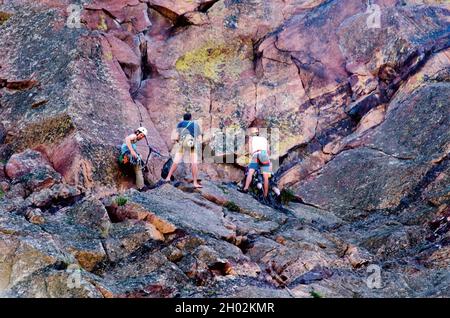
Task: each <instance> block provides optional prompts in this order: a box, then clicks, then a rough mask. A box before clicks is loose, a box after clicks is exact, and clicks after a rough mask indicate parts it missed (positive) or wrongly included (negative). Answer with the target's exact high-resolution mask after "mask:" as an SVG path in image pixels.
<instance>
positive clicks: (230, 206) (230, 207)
mask: <svg viewBox="0 0 450 318" xmlns="http://www.w3.org/2000/svg"><path fill="white" fill-rule="evenodd" d="M223 206H224V207H226V208H227V209H228V210H230V211H232V212H239V211H240V210H241V208H240V207H239V206H238V205H237V204H236V203H234V202H233V201H227V202H225V204H224V205H223Z"/></svg>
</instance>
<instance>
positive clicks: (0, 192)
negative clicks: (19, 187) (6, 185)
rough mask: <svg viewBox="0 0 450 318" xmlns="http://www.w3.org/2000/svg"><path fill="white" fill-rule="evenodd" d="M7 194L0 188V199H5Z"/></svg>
mask: <svg viewBox="0 0 450 318" xmlns="http://www.w3.org/2000/svg"><path fill="white" fill-rule="evenodd" d="M4 195H5V192H3V190H2V189H0V200H1V199H3V196H4Z"/></svg>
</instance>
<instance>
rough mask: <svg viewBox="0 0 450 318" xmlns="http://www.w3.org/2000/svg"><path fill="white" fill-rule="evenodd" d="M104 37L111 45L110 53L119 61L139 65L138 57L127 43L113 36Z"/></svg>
mask: <svg viewBox="0 0 450 318" xmlns="http://www.w3.org/2000/svg"><path fill="white" fill-rule="evenodd" d="M106 39H107V40H108V42H109V44H110V45H111V50H112V55H113V56H114V57H115V58H116V59H117V61H119V62H120V63H123V64H127V65H131V66H136V67H138V66H140V60H139V57H138V56H137V55H136V54H135V53H134V52H133V50H132V49H131V48H130V46H129V45H128V44H126V43H125V42H123V41H122V40H119V39H118V38H116V37H115V36H111V35H108V34H107V35H106Z"/></svg>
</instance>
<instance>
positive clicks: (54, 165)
mask: <svg viewBox="0 0 450 318" xmlns="http://www.w3.org/2000/svg"><path fill="white" fill-rule="evenodd" d="M0 2H1V4H0V40H1V43H2V46H1V47H0V66H1V67H0V90H1V95H0V114H1V115H0V116H1V123H0V295H1V296H5V297H179V296H181V297H318V295H319V296H324V297H386V296H389V297H436V296H447V297H448V296H449V295H450V294H449V289H448V286H449V285H450V284H449V281H450V277H449V275H448V272H449V266H450V265H449V246H450V245H449V242H450V241H449V234H448V233H450V232H449V229H450V225H449V224H450V219H449V213H450V212H449V204H450V202H449V189H448V184H449V166H450V161H449V150H450V135H449V131H448V128H447V127H448V126H449V113H450V112H449V107H448V99H449V96H448V95H449V91H450V87H449V85H450V84H449V78H450V77H449V74H450V72H449V67H450V52H449V46H450V42H449V23H448V15H449V9H450V8H448V5H444V4H443V3H442V1H426V3H423V1H396V0H383V1H377V6H378V8H379V9H380V10H381V11H380V16H379V18H380V20H379V21H377V19H375V20H370V18H371V17H372V16H371V13H370V12H368V11H367V7H366V3H365V2H362V1H335V0H332V1H283V2H282V3H280V2H271V1H260V0H257V1H247V2H243V1H227V0H219V1H216V0H213V1H200V0H199V1H163V0H162V1H151V0H149V1H137V0H124V1H97V0H93V1H77V4H78V5H80V7H79V8H80V9H81V12H80V21H79V22H80V25H79V26H76V25H75V27H71V26H72V25H70V22H74V20H71V19H69V20H68V18H69V17H68V15H71V13H70V12H68V11H67V6H68V5H69V4H70V3H72V1H50V0H49V1H40V2H39V3H36V2H35V1H28V0H24V1H20V2H16V1H8V0H7V1H0ZM72 13H73V12H72ZM70 18H73V17H70ZM375 18H376V17H375ZM68 21H69V24H68ZM378 22H379V24H378ZM186 111H190V112H192V113H193V114H194V117H195V118H196V119H198V120H199V122H200V124H201V126H202V128H203V130H204V132H205V135H204V140H203V148H204V149H205V151H206V152H207V153H209V154H210V155H211V158H209V159H212V160H209V161H208V162H205V163H203V164H202V167H201V169H202V176H201V179H202V184H203V186H204V187H203V188H202V189H193V188H192V186H191V184H190V183H189V182H188V181H189V180H188V179H187V178H186V174H187V170H186V169H183V168H182V169H180V171H179V174H178V175H177V176H176V177H177V179H178V180H179V181H180V184H178V186H177V187H176V188H175V187H174V186H173V185H170V184H166V185H163V186H161V187H158V188H155V189H152V190H150V191H148V192H142V193H141V192H137V191H135V190H132V189H131V190H130V189H129V188H130V187H131V182H130V179H129V178H128V177H127V176H126V175H123V174H122V173H120V171H119V169H118V166H117V160H116V159H117V154H118V150H117V145H119V144H120V143H121V142H122V140H123V138H124V137H125V136H126V135H127V134H129V133H131V132H132V131H133V130H134V129H135V128H136V127H138V126H141V125H144V126H146V127H147V128H148V129H149V141H150V144H151V146H153V147H154V148H156V149H157V150H158V151H160V152H162V153H163V155H167V154H168V150H169V148H170V147H171V141H170V135H171V132H172V129H173V127H174V126H175V124H176V123H177V122H178V121H179V120H180V119H181V115H182V114H183V113H184V112H186ZM252 126H261V127H267V128H269V133H270V135H269V137H271V139H270V140H271V142H272V146H274V147H273V149H272V153H273V155H274V156H277V155H279V156H280V158H279V164H280V165H279V170H278V172H277V174H276V177H277V180H278V183H279V186H281V187H282V188H284V190H285V192H284V194H285V195H286V196H287V197H288V198H291V199H295V201H296V203H293V202H291V203H287V206H286V209H284V210H281V211H280V210H275V209H273V208H272V207H270V206H268V205H265V204H263V203H261V202H258V201H256V200H254V199H253V198H252V197H250V196H248V195H244V194H242V193H240V192H238V191H237V190H236V186H235V185H234V184H233V183H230V181H238V180H240V179H241V178H242V169H241V168H242V166H243V165H244V159H245V155H246V150H245V149H243V148H242V147H240V145H239V144H238V141H239V140H236V135H237V134H238V133H239V131H240V130H241V129H242V130H245V129H247V128H249V127H252ZM224 137H226V139H225V140H223V138H224ZM277 139H278V140H279V143H278V144H275V141H276V140H277ZM224 144H226V145H231V146H232V147H231V148H226V149H224V147H223V145H224ZM147 151H148V149H147V147H146V146H145V145H139V152H141V153H142V154H143V155H144V157H145V155H146V154H147ZM230 158H235V159H237V162H235V163H228V161H226V160H224V159H230ZM163 160H164V159H163V158H159V159H158V158H156V157H153V158H152V160H151V161H150V167H149V168H150V169H149V172H148V173H147V177H148V179H149V180H150V181H156V180H157V179H159V172H160V170H161V166H162V163H163ZM224 161H226V163H224ZM185 168H186V167H185ZM183 177H184V178H183ZM207 180H208V181H207ZM374 266H378V267H374ZM374 268H375V270H378V269H379V270H380V271H381V277H379V278H380V280H381V281H380V283H381V285H377V286H376V287H377V288H371V286H372V285H371V281H369V279H371V277H373V276H370V277H369V276H368V273H372V272H373V270H374ZM372 287H373V286H372Z"/></svg>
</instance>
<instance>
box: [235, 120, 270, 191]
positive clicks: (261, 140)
mask: <svg viewBox="0 0 450 318" xmlns="http://www.w3.org/2000/svg"><path fill="white" fill-rule="evenodd" d="M249 133H250V140H249V149H250V154H251V156H252V157H251V160H250V164H249V165H248V174H247V179H246V180H245V185H244V188H241V189H238V190H239V191H240V192H242V193H248V188H249V187H250V183H251V182H252V178H253V174H254V173H255V171H256V170H258V169H259V170H260V171H261V173H262V175H263V179H264V184H263V189H264V198H267V196H268V194H269V178H270V177H271V175H272V163H271V161H270V158H269V146H268V142H267V138H265V137H262V136H259V129H258V128H256V127H252V128H250V132H249Z"/></svg>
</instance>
